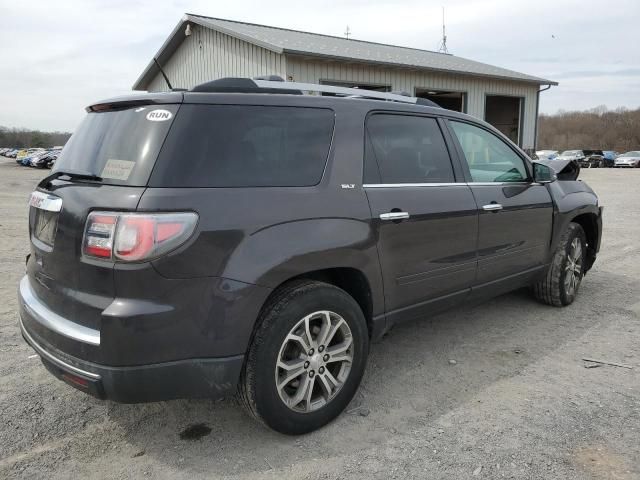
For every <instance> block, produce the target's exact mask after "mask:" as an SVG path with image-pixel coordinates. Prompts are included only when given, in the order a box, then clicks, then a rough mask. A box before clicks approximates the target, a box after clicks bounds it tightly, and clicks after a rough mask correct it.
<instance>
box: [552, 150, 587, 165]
mask: <svg viewBox="0 0 640 480" xmlns="http://www.w3.org/2000/svg"><path fill="white" fill-rule="evenodd" d="M584 158H585V157H584V152H583V151H582V150H565V151H564V152H562V153H561V154H560V155H559V156H558V157H556V160H575V161H576V162H579V161H581V160H584Z"/></svg>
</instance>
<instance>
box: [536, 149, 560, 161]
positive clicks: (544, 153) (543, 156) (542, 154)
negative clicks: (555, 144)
mask: <svg viewBox="0 0 640 480" xmlns="http://www.w3.org/2000/svg"><path fill="white" fill-rule="evenodd" d="M558 153H559V152H558V151H557V150H538V151H537V152H536V156H537V157H538V159H539V160H553V159H555V158H556V157H557V156H558Z"/></svg>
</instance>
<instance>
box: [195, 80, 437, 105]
mask: <svg viewBox="0 0 640 480" xmlns="http://www.w3.org/2000/svg"><path fill="white" fill-rule="evenodd" d="M264 78H265V77H256V78H254V79H249V78H220V79H218V80H213V81H211V82H206V83H202V84H200V85H196V86H195V87H193V88H192V89H191V91H192V92H226V93H282V94H294V95H301V94H303V93H304V92H316V93H330V94H333V95H338V96H343V97H349V98H364V99H374V100H386V101H390V102H399V103H409V104H413V105H425V106H430V107H438V108H441V107H440V105H438V104H437V103H435V102H432V101H431V100H427V99H425V98H417V97H411V96H409V94H407V93H405V92H402V93H389V92H378V91H375V90H366V89H364V88H348V87H337V86H334V85H319V84H316V83H298V82H285V81H283V80H282V79H281V78H280V77H276V76H275V75H270V76H267V77H266V78H268V80H264Z"/></svg>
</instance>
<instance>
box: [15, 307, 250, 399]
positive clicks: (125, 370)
mask: <svg viewBox="0 0 640 480" xmlns="http://www.w3.org/2000/svg"><path fill="white" fill-rule="evenodd" d="M20 329H21V331H22V336H23V337H24V339H25V341H26V342H27V343H28V344H29V345H31V347H32V348H33V349H34V350H35V351H36V353H37V354H38V355H39V356H40V359H41V360H42V363H43V364H44V366H45V367H46V368H47V370H49V372H51V373H52V374H53V375H54V376H55V377H57V378H58V379H60V380H62V381H64V382H66V383H68V384H69V385H71V386H73V387H75V388H77V389H79V390H81V391H83V392H85V393H88V394H90V395H93V396H95V397H98V398H101V399H109V400H113V401H116V402H122V403H139V402H153V401H161V400H170V399H175V398H221V397H224V396H227V395H229V394H232V393H234V392H235V390H236V387H237V384H238V379H239V378H240V371H241V370H242V364H243V361H244V356H243V355H238V356H234V357H226V358H204V359H189V360H179V361H175V362H164V363H157V364H151V365H138V366H133V367H109V366H105V365H98V364H95V363H91V362H87V361H85V360H80V359H78V358H74V357H71V356H69V355H66V354H65V353H63V352H61V351H59V350H57V349H56V348H54V347H53V346H51V345H49V344H47V342H45V341H44V340H42V339H40V338H37V336H36V334H34V333H33V332H29V331H28V330H27V329H26V327H25V326H24V323H23V322H22V318H20Z"/></svg>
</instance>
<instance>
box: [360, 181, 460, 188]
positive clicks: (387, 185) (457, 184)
mask: <svg viewBox="0 0 640 480" xmlns="http://www.w3.org/2000/svg"><path fill="white" fill-rule="evenodd" d="M466 185H467V184H466V183H461V182H451V183H364V184H362V188H402V187H465V186H466Z"/></svg>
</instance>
